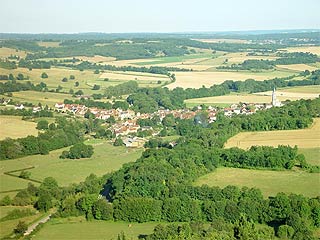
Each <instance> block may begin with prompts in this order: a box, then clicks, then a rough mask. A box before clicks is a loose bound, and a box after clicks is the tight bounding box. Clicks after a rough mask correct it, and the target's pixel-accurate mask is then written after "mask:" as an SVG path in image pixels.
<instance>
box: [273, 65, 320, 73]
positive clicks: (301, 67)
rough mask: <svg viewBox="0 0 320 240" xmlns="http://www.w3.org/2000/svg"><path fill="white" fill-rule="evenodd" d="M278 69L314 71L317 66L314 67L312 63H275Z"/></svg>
mask: <svg viewBox="0 0 320 240" xmlns="http://www.w3.org/2000/svg"><path fill="white" fill-rule="evenodd" d="M277 68H278V69H284V70H292V71H297V72H302V71H305V70H309V71H314V70H317V69H319V68H317V67H314V66H312V65H307V64H290V65H277Z"/></svg>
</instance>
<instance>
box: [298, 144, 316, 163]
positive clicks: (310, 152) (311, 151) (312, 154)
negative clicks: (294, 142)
mask: <svg viewBox="0 0 320 240" xmlns="http://www.w3.org/2000/svg"><path fill="white" fill-rule="evenodd" d="M298 153H301V154H303V155H304V156H305V158H306V161H307V163H309V164H311V165H317V166H320V148H299V149H298Z"/></svg>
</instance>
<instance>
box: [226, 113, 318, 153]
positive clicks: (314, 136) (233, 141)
mask: <svg viewBox="0 0 320 240" xmlns="http://www.w3.org/2000/svg"><path fill="white" fill-rule="evenodd" d="M278 145H290V146H295V145H297V146H298V147H299V148H319V147H320V119H319V118H317V119H314V123H313V125H312V126H311V127H310V128H308V129H301V130H282V131H265V132H242V133H239V134H237V135H236V136H234V137H232V138H230V139H229V140H228V141H227V143H226V144H225V147H226V148H231V147H239V148H243V149H248V148H250V147H251V146H274V147H276V146H278Z"/></svg>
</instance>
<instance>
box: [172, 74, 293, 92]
mask: <svg viewBox="0 0 320 240" xmlns="http://www.w3.org/2000/svg"><path fill="white" fill-rule="evenodd" d="M174 74H175V75H176V79H177V80H176V81H175V82H174V83H171V84H169V85H168V88H169V89H173V88H176V87H182V88H201V87H202V86H205V87H210V86H212V85H214V84H221V83H223V82H224V81H226V80H238V81H244V80H247V79H250V78H251V79H255V80H257V81H262V80H267V79H272V78H274V77H287V76H290V75H292V72H289V71H263V72H250V71H242V72H240V71H239V72H231V71H230V72H222V71H212V72H209V71H206V72H175V73H174Z"/></svg>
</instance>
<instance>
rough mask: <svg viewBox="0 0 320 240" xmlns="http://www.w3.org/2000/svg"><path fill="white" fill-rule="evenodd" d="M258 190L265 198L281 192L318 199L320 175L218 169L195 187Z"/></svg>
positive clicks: (203, 177)
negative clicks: (232, 187) (230, 187)
mask: <svg viewBox="0 0 320 240" xmlns="http://www.w3.org/2000/svg"><path fill="white" fill-rule="evenodd" d="M204 184H206V185H208V186H210V187H212V186H218V187H221V188H222V187H226V186H228V185H233V186H238V187H244V186H246V187H249V188H258V189H260V190H261V192H262V194H263V195H264V196H265V197H269V196H275V195H276V194H277V193H279V192H284V193H287V194H290V193H295V194H303V195H304V196H308V197H316V196H319V194H320V189H319V184H320V174H319V173H308V172H306V171H293V170H291V171H270V170H254V169H241V168H223V167H220V168H217V169H216V170H215V171H214V172H211V173H208V174H206V175H204V176H202V177H200V178H198V179H197V181H196V182H195V185H197V186H201V185H204Z"/></svg>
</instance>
